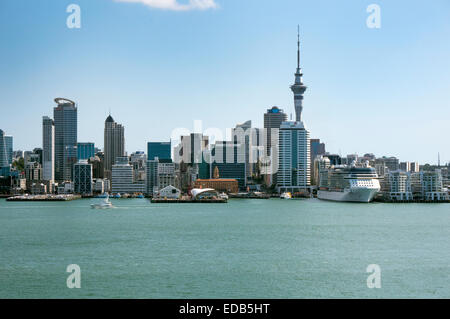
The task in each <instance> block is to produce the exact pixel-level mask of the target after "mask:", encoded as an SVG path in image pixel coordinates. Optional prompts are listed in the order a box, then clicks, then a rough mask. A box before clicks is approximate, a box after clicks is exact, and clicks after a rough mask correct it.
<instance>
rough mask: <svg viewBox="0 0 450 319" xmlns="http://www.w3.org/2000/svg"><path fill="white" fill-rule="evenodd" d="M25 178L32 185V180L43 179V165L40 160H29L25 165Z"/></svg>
mask: <svg viewBox="0 0 450 319" xmlns="http://www.w3.org/2000/svg"><path fill="white" fill-rule="evenodd" d="M25 178H26V180H27V182H30V183H29V186H31V182H37V181H42V165H41V164H40V163H39V162H29V163H27V165H26V166H25Z"/></svg>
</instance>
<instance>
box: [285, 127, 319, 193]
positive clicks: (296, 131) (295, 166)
mask: <svg viewBox="0 0 450 319" xmlns="http://www.w3.org/2000/svg"><path fill="white" fill-rule="evenodd" d="M310 153H311V151H310V137H309V132H308V130H306V128H305V127H304V125H303V122H292V121H289V122H284V123H282V124H281V127H280V143H279V161H278V162H279V165H278V176H277V186H278V191H279V192H287V191H288V192H298V191H305V190H306V189H308V187H309V186H310V185H311V164H310V160H311V154H310Z"/></svg>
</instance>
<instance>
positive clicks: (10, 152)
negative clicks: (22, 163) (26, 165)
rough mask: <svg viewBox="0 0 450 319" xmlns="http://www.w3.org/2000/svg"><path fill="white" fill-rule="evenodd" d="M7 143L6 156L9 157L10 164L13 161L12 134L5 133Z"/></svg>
mask: <svg viewBox="0 0 450 319" xmlns="http://www.w3.org/2000/svg"><path fill="white" fill-rule="evenodd" d="M5 145H6V157H7V158H8V164H12V162H13V147H14V146H13V137H12V136H11V135H5Z"/></svg>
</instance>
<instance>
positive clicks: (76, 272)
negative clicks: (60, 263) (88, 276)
mask: <svg viewBox="0 0 450 319" xmlns="http://www.w3.org/2000/svg"><path fill="white" fill-rule="evenodd" d="M66 272H68V273H71V274H70V275H69V277H67V288H70V289H73V288H81V268H80V266H78V265H77V264H71V265H69V266H67V269H66Z"/></svg>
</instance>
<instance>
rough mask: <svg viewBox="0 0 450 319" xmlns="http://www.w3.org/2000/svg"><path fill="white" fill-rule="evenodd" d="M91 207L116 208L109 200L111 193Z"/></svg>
mask: <svg viewBox="0 0 450 319" xmlns="http://www.w3.org/2000/svg"><path fill="white" fill-rule="evenodd" d="M91 208H95V209H107V208H114V206H113V204H112V203H111V201H110V200H109V195H106V197H105V198H104V199H103V201H101V202H100V203H98V204H91Z"/></svg>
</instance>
